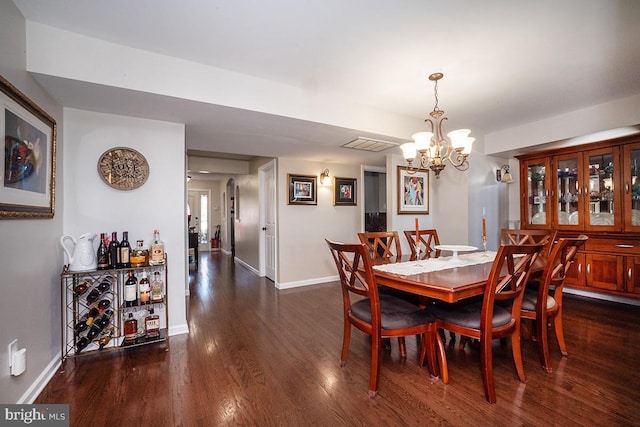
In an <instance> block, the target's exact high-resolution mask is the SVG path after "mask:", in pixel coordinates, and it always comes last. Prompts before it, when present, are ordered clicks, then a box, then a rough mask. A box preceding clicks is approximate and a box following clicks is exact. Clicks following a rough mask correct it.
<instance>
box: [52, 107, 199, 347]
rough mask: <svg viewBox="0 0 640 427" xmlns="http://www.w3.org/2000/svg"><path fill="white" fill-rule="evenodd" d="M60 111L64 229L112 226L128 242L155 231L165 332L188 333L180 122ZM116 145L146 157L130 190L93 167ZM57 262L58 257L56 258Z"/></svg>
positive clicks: (94, 229)
mask: <svg viewBox="0 0 640 427" xmlns="http://www.w3.org/2000/svg"><path fill="white" fill-rule="evenodd" d="M64 114H65V124H64V128H65V136H66V138H65V142H66V143H65V147H66V149H65V153H64V162H65V165H66V166H67V167H66V168H65V169H64V170H63V171H62V172H63V175H64V183H65V184H64V192H65V198H64V201H63V204H64V209H65V216H64V222H63V234H67V235H71V236H74V237H77V236H79V235H81V234H83V233H88V232H91V233H97V234H98V235H99V233H101V232H108V233H111V232H112V231H117V232H118V239H119V240H121V239H122V232H123V231H128V232H129V241H130V242H135V241H136V240H137V239H143V240H145V241H146V242H149V241H150V240H151V238H152V237H153V230H154V229H158V230H160V237H161V239H162V240H163V241H164V243H165V251H166V253H167V257H168V261H169V268H168V278H167V285H168V299H169V334H172V335H173V334H177V333H185V332H188V328H187V322H186V309H185V306H186V304H185V288H186V283H187V249H186V248H187V245H186V230H187V225H186V220H187V214H186V204H185V200H186V196H185V191H186V179H185V176H186V172H185V169H184V161H183V159H184V156H185V142H184V125H182V124H176V123H167V122H159V121H154V120H146V119H138V118H133V117H124V116H116V115H112V114H102V113H94V112H90V111H83V110H76V109H71V108H65V109H64ZM119 146H125V147H129V148H133V149H134V150H137V151H139V152H140V153H141V154H142V155H143V156H145V158H146V159H147V162H148V163H149V178H148V180H147V182H146V183H145V184H144V185H143V186H141V187H139V188H137V189H135V190H131V191H120V190H115V189H113V188H111V187H109V186H107V185H106V184H105V183H104V182H103V181H102V180H101V178H100V177H99V175H98V173H97V166H96V164H97V162H98V159H99V158H100V156H101V155H102V153H104V152H105V151H107V150H108V149H110V148H114V147H119ZM97 240H99V239H96V248H97ZM57 261H58V263H59V265H62V263H63V262H65V261H64V259H63V257H62V256H60V257H59V258H58V260H57Z"/></svg>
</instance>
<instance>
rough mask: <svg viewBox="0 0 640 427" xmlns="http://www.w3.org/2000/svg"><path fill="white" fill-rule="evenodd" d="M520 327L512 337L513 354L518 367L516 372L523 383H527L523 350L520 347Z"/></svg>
mask: <svg viewBox="0 0 640 427" xmlns="http://www.w3.org/2000/svg"><path fill="white" fill-rule="evenodd" d="M520 342H521V340H520V326H518V327H517V328H516V330H515V331H513V334H512V335H511V352H512V353H513V363H514V364H515V365H516V372H517V373H518V378H519V379H520V381H521V382H523V383H524V382H527V378H526V377H525V376H524V365H523V364H522V349H521V347H520Z"/></svg>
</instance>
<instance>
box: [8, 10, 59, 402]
mask: <svg viewBox="0 0 640 427" xmlns="http://www.w3.org/2000/svg"><path fill="white" fill-rule="evenodd" d="M0 40H2V42H0V75H2V76H3V77H4V78H5V79H7V80H8V81H9V82H10V83H11V84H13V85H14V86H16V87H17V88H18V89H19V90H20V91H21V92H23V93H24V94H25V95H26V96H27V97H29V98H30V99H31V100H32V101H33V102H35V103H36V104H37V105H38V106H39V107H40V108H42V109H43V110H44V111H45V112H47V113H48V114H49V115H50V116H52V117H53V118H54V119H55V120H56V122H57V125H58V141H57V153H56V167H57V169H58V173H57V176H56V194H55V196H56V203H55V216H54V217H53V219H13V220H7V219H3V220H0V237H1V238H0V271H1V272H2V283H1V287H2V294H1V296H0V325H2V327H1V328H0V402H2V403H16V402H18V403H25V402H31V401H33V399H34V398H35V397H36V396H37V394H38V392H39V390H40V389H41V388H42V387H43V386H44V385H45V384H46V382H47V381H48V379H49V378H50V376H51V375H53V373H54V372H55V368H56V366H57V364H58V363H59V362H60V272H61V270H62V265H61V263H60V256H61V254H62V248H61V247H60V245H59V244H58V239H59V238H60V235H61V234H62V217H63V215H64V208H63V206H62V203H61V201H62V199H63V198H64V191H63V189H62V185H63V179H62V176H61V173H60V171H61V170H62V169H63V168H64V163H63V161H62V154H63V152H64V132H63V130H62V125H63V122H62V107H61V106H60V105H59V104H58V103H56V102H55V101H54V100H53V99H52V98H51V97H50V96H49V95H48V94H47V93H45V92H44V91H43V90H42V88H41V87H40V85H38V84H37V83H36V82H35V80H33V78H32V77H31V76H30V75H29V74H28V73H27V72H26V71H25V70H26V65H25V62H26V59H25V49H26V41H25V21H24V18H23V17H22V15H21V14H20V12H19V11H18V9H17V8H16V7H15V6H14V4H13V2H11V1H7V0H1V1H0ZM2 114H4V113H2ZM14 339H18V345H19V347H20V348H22V347H25V348H26V349H27V370H26V372H25V373H24V374H22V375H20V376H19V377H12V376H10V375H9V369H8V366H9V363H8V354H7V345H8V344H9V342H11V341H12V340H14Z"/></svg>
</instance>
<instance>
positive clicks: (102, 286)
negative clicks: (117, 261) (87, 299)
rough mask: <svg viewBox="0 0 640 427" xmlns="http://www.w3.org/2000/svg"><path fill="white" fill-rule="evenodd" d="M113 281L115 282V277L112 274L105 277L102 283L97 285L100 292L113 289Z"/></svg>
mask: <svg viewBox="0 0 640 427" xmlns="http://www.w3.org/2000/svg"><path fill="white" fill-rule="evenodd" d="M111 283H113V277H111V276H107V277H105V278H104V279H102V282H100V284H99V285H98V286H97V289H98V291H100V293H101V294H102V293H105V292H106V291H108V290H109V289H111Z"/></svg>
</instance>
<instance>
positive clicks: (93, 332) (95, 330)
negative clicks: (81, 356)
mask: <svg viewBox="0 0 640 427" xmlns="http://www.w3.org/2000/svg"><path fill="white" fill-rule="evenodd" d="M100 332H102V328H101V327H100V326H99V325H98V324H97V322H93V324H92V325H91V327H90V328H89V332H87V339H88V340H89V341H93V339H94V338H95V337H97V336H98V334H99V333H100Z"/></svg>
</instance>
